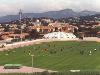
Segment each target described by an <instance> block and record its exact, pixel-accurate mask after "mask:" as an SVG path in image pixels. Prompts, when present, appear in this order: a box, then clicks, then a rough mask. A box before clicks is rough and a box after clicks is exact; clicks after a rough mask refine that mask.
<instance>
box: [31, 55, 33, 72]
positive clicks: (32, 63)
mask: <svg viewBox="0 0 100 75" xmlns="http://www.w3.org/2000/svg"><path fill="white" fill-rule="evenodd" d="M31 57H32V73H33V57H34V55H31Z"/></svg>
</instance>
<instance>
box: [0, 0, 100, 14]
mask: <svg viewBox="0 0 100 75" xmlns="http://www.w3.org/2000/svg"><path fill="white" fill-rule="evenodd" d="M66 8H70V9H74V10H75V11H81V10H92V11H100V0H0V10H1V11H0V15H7V14H17V13H18V11H19V9H22V10H23V12H45V11H54V10H61V9H66Z"/></svg>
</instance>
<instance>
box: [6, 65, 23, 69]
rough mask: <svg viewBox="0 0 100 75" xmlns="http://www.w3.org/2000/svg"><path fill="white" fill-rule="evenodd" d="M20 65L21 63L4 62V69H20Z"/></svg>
mask: <svg viewBox="0 0 100 75" xmlns="http://www.w3.org/2000/svg"><path fill="white" fill-rule="evenodd" d="M21 67H22V65H21V64H5V65H4V69H20V68H21Z"/></svg>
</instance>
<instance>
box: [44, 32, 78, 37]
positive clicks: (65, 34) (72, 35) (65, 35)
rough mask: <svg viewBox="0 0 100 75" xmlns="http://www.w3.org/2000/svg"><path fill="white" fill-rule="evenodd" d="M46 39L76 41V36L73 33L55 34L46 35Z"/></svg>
mask: <svg viewBox="0 0 100 75" xmlns="http://www.w3.org/2000/svg"><path fill="white" fill-rule="evenodd" d="M44 38H45V39H74V38H76V36H75V35H74V34H73V33H65V32H53V33H48V34H45V35H44Z"/></svg>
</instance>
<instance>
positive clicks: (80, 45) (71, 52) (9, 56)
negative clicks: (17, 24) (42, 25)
mask: <svg viewBox="0 0 100 75" xmlns="http://www.w3.org/2000/svg"><path fill="white" fill-rule="evenodd" d="M90 39H91V40H90ZM99 70H100V39H99V38H84V39H83V40H81V39H78V38H76V36H75V35H74V34H70V33H69V34H68V33H62V32H54V33H49V34H46V35H44V37H43V39H37V40H31V41H24V42H17V43H13V44H8V45H6V46H5V48H1V49H0V75H49V74H54V75H60V74H61V75H62V74H63V75H89V74H93V75H97V74H100V72H99Z"/></svg>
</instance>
